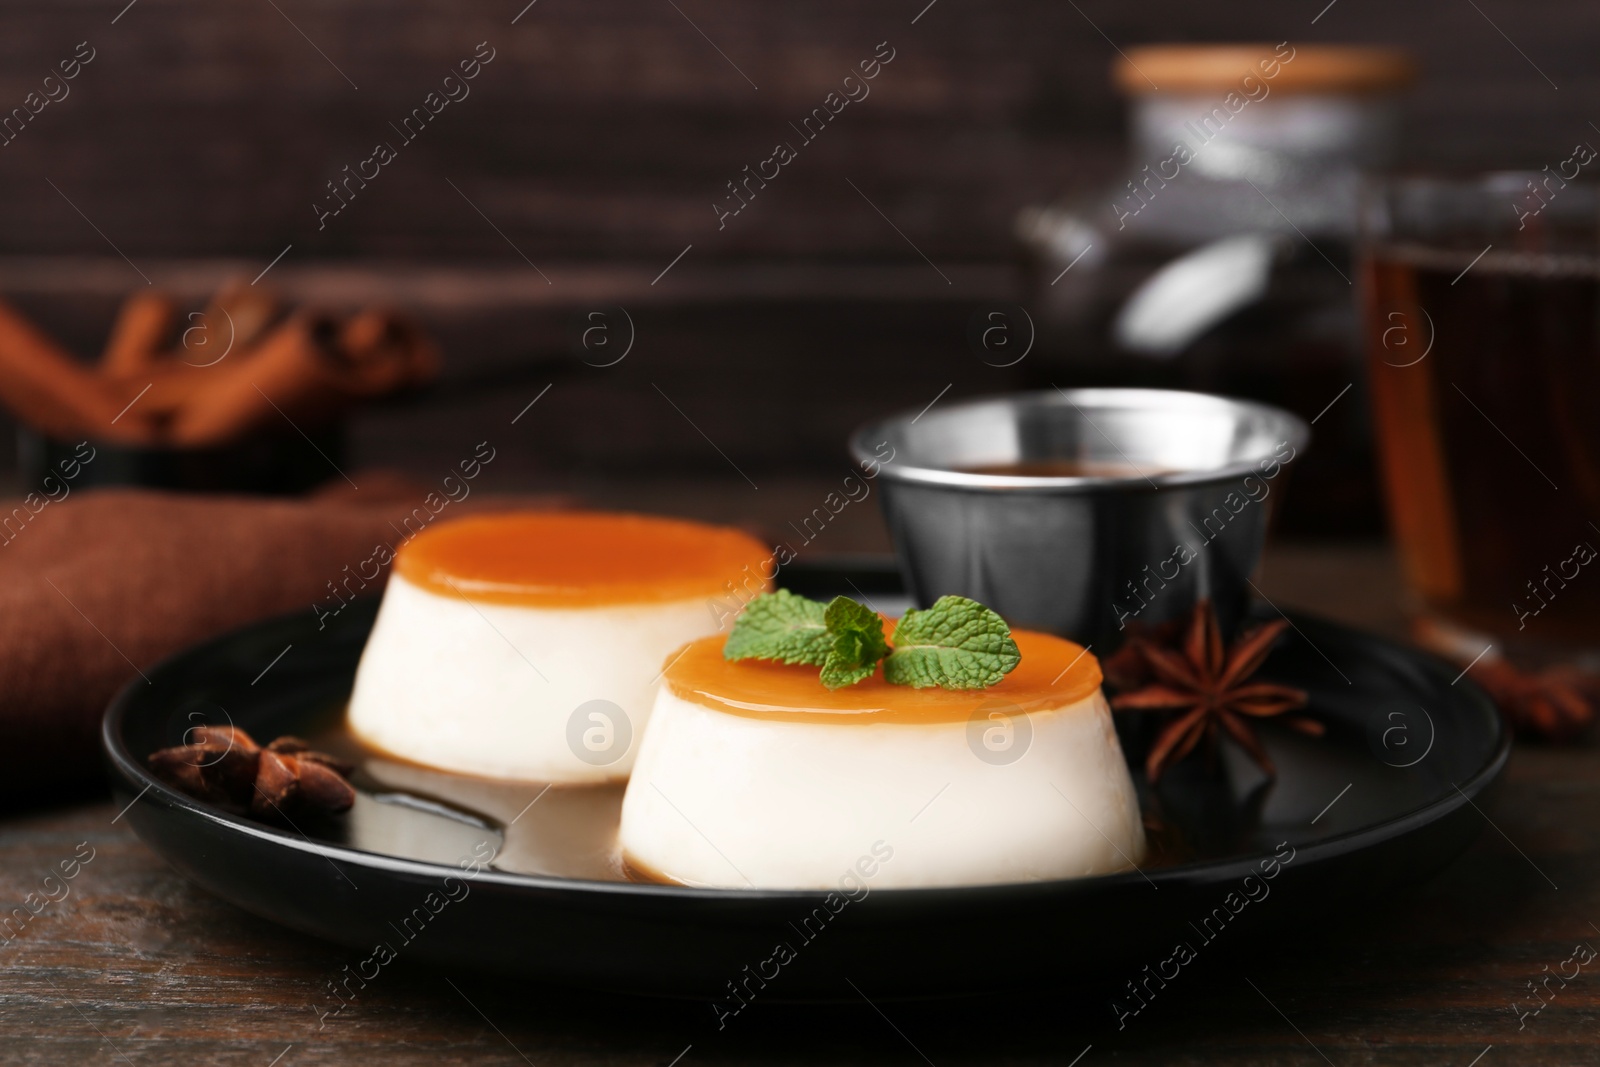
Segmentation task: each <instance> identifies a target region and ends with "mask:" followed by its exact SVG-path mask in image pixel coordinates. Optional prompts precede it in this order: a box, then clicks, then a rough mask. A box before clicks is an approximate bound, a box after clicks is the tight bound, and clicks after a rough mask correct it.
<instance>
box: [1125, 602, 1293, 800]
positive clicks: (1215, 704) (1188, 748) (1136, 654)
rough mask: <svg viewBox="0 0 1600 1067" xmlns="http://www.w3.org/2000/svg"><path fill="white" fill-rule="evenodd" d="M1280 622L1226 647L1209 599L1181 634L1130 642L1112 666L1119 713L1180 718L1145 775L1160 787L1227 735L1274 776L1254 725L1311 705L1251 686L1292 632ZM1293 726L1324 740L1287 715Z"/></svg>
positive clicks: (1156, 746) (1285, 692) (1279, 690)
mask: <svg viewBox="0 0 1600 1067" xmlns="http://www.w3.org/2000/svg"><path fill="white" fill-rule="evenodd" d="M1288 627H1289V623H1288V621H1287V620H1284V619H1279V620H1276V621H1274V622H1270V623H1267V624H1266V625H1265V626H1260V627H1257V628H1256V629H1254V630H1251V631H1250V632H1248V633H1246V634H1244V635H1243V636H1241V637H1240V638H1239V639H1238V640H1237V641H1235V642H1234V643H1233V644H1232V645H1231V646H1229V647H1227V648H1224V646H1223V641H1222V630H1221V627H1220V626H1219V625H1218V623H1217V613H1216V610H1215V608H1213V607H1212V605H1211V602H1210V601H1209V600H1202V601H1200V602H1199V603H1198V604H1196V605H1195V607H1194V613H1193V614H1192V615H1191V616H1190V618H1189V624H1188V626H1187V627H1185V628H1184V630H1183V632H1182V634H1181V635H1174V636H1172V637H1167V638H1165V639H1163V638H1162V637H1160V636H1157V635H1156V634H1155V633H1153V632H1149V631H1145V632H1140V633H1137V634H1135V635H1133V636H1132V637H1130V638H1129V640H1128V642H1127V643H1126V644H1125V645H1124V646H1123V649H1122V650H1121V651H1119V652H1118V653H1117V655H1116V656H1114V657H1112V658H1111V660H1109V661H1108V664H1107V666H1108V668H1109V669H1108V672H1107V673H1108V674H1109V675H1110V676H1111V677H1112V680H1113V683H1114V684H1115V682H1117V681H1118V680H1120V681H1121V682H1122V683H1123V685H1124V686H1125V687H1128V691H1126V692H1123V693H1120V694H1118V695H1117V696H1115V697H1113V698H1112V701H1111V706H1112V707H1113V708H1116V709H1118V710H1119V711H1167V712H1175V713H1176V714H1175V715H1174V716H1172V717H1171V718H1170V719H1169V720H1168V721H1167V723H1166V725H1165V726H1164V727H1163V728H1162V730H1161V732H1160V734H1158V735H1157V736H1156V739H1155V742H1154V743H1153V744H1152V745H1151V746H1150V754H1149V756H1148V757H1146V759H1145V776H1146V777H1147V778H1148V779H1149V780H1150V781H1151V782H1155V781H1157V780H1159V779H1160V777H1161V775H1162V773H1163V772H1165V771H1166V770H1167V769H1168V768H1170V767H1172V766H1173V765H1174V764H1176V763H1178V762H1179V761H1181V760H1182V759H1183V758H1184V757H1185V756H1187V755H1189V753H1191V752H1193V751H1194V750H1195V748H1196V746H1198V745H1199V743H1200V742H1201V741H1202V740H1204V741H1205V742H1206V745H1207V747H1208V748H1209V749H1211V750H1213V751H1214V749H1215V746H1216V744H1217V741H1218V737H1219V735H1221V734H1226V735H1227V736H1228V737H1230V738H1232V739H1233V741H1234V743H1235V744H1237V745H1238V746H1239V747H1240V748H1242V749H1244V750H1245V752H1246V753H1248V754H1249V755H1250V758H1252V759H1253V760H1255V761H1256V763H1257V764H1258V765H1260V767H1261V769H1262V770H1263V771H1265V772H1266V773H1267V775H1268V776H1269V777H1277V769H1276V768H1275V767H1273V765H1272V760H1271V759H1270V758H1269V757H1268V756H1267V750H1266V749H1265V748H1263V747H1262V745H1261V741H1260V739H1258V738H1257V737H1256V734H1255V729H1254V728H1253V727H1252V726H1251V724H1250V722H1249V720H1250V719H1252V718H1255V719H1264V718H1271V717H1273V716H1278V715H1283V714H1284V713H1285V712H1289V711H1294V710H1296V709H1298V708H1303V707H1305V706H1306V694H1305V693H1304V692H1303V691H1301V690H1299V689H1291V688H1290V687H1288V686H1285V685H1278V684H1276V683H1273V682H1252V681H1250V677H1251V676H1252V675H1254V674H1255V672H1256V671H1257V670H1258V669H1260V667H1261V664H1262V662H1263V661H1264V660H1265V659H1266V658H1267V653H1268V652H1269V651H1270V650H1271V648H1272V643H1273V642H1274V641H1275V640H1277V638H1278V635H1279V634H1281V633H1283V631H1284V630H1286V629H1288ZM1283 721H1284V722H1285V723H1286V724H1287V725H1289V726H1292V727H1294V728H1295V729H1297V730H1301V731H1303V732H1305V733H1308V734H1312V735H1316V736H1320V735H1321V734H1322V732H1323V726H1322V724H1321V723H1319V722H1316V721H1315V720H1312V719H1306V718H1302V717H1300V716H1288V717H1286V718H1285V719H1284V720H1283Z"/></svg>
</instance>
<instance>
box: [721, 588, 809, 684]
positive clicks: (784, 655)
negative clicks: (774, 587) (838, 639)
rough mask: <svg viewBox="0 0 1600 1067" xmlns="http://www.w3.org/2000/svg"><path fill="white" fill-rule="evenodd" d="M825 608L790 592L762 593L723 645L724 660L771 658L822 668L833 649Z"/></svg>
mask: <svg viewBox="0 0 1600 1067" xmlns="http://www.w3.org/2000/svg"><path fill="white" fill-rule="evenodd" d="M826 610H827V609H826V608H825V606H824V605H823V604H821V603H819V602H818V601H815V600H807V599H806V598H805V597H803V596H795V595H794V594H793V593H791V592H789V591H788V590H787V589H779V590H778V591H777V592H776V593H762V594H761V595H760V596H758V597H756V598H755V599H754V600H752V601H750V603H748V604H746V605H745V608H744V611H742V612H740V613H739V617H738V618H737V619H736V620H734V623H733V631H732V632H731V633H729V634H728V640H727V641H726V642H725V643H724V644H723V646H722V657H723V658H724V659H731V660H740V659H771V660H777V661H778V662H779V663H810V664H812V665H814V666H821V665H822V664H823V663H825V662H826V661H827V659H828V653H829V652H830V651H832V649H833V642H834V638H833V635H832V634H830V633H829V632H828V627H827V623H826V620H825V613H826Z"/></svg>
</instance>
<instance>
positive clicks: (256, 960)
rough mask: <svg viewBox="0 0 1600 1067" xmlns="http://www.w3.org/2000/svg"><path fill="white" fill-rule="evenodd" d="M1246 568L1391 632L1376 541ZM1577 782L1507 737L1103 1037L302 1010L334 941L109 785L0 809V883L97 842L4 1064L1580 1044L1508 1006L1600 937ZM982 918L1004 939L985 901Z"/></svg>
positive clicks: (992, 1016) (512, 1013) (879, 1056)
mask: <svg viewBox="0 0 1600 1067" xmlns="http://www.w3.org/2000/svg"><path fill="white" fill-rule="evenodd" d="M1262 586H1263V589H1264V590H1265V591H1266V592H1267V594H1268V595H1269V596H1271V597H1272V598H1273V599H1274V600H1275V601H1276V602H1277V603H1279V604H1280V605H1283V606H1290V605H1294V606H1299V607H1306V608H1311V609H1313V610H1320V611H1322V612H1323V613H1325V614H1330V615H1335V616H1339V617H1343V618H1346V619H1348V620H1351V621H1355V622H1358V623H1362V624H1364V625H1367V626H1370V627H1373V628H1377V629H1387V630H1391V631H1392V630H1395V629H1396V628H1397V627H1398V626H1399V624H1400V623H1399V620H1400V617H1399V614H1398V611H1397V609H1396V606H1395V604H1394V602H1393V595H1394V594H1393V590H1395V589H1396V587H1397V586H1396V582H1395V580H1394V573H1393V567H1392V562H1391V560H1390V557H1389V556H1388V554H1387V553H1386V552H1385V551H1383V550H1381V549H1378V548H1294V549H1284V550H1280V551H1278V552H1276V553H1275V554H1273V555H1272V556H1271V557H1270V558H1269V560H1268V563H1267V565H1266V568H1265V574H1264V578H1263V582H1262ZM1597 772H1600V758H1597V756H1596V754H1595V753H1594V752H1593V751H1592V750H1589V749H1551V748H1540V747H1525V748H1521V749H1519V750H1518V751H1517V753H1516V755H1515V758H1514V760H1513V762H1512V766H1511V771H1510V775H1509V780H1508V783H1507V786H1506V788H1505V789H1504V790H1503V792H1502V793H1501V795H1500V796H1499V797H1498V799H1497V800H1496V801H1495V802H1494V803H1493V804H1492V805H1491V807H1490V809H1489V811H1488V818H1492V819H1493V825H1492V826H1487V827H1486V828H1485V831H1484V833H1483V836H1482V837H1481V838H1480V840H1479V841H1478V842H1477V844H1476V845H1475V846H1473V848H1472V849H1471V850H1470V851H1469V852H1468V853H1467V854H1466V855H1465V856H1464V857H1463V858H1462V859H1461V860H1460V861H1459V862H1457V863H1456V864H1455V865H1454V866H1452V867H1451V868H1450V869H1449V870H1447V871H1445V872H1444V873H1443V874H1441V875H1440V876H1439V877H1437V878H1435V879H1434V880H1433V881H1432V882H1431V883H1429V884H1427V885H1425V886H1423V887H1421V888H1420V889H1418V890H1415V891H1413V892H1411V893H1408V894H1406V895H1404V896H1397V897H1395V898H1394V899H1385V900H1379V901H1377V902H1374V903H1370V904H1361V905H1359V906H1355V907H1353V908H1352V909H1351V911H1350V913H1348V914H1343V915H1329V916H1328V922H1327V925H1326V926H1325V927H1319V928H1317V929H1312V930H1305V931H1303V932H1301V933H1297V934H1296V935H1295V936H1293V937H1290V938H1286V939H1285V940H1283V941H1282V942H1281V943H1280V944H1278V945H1277V946H1276V949H1275V950H1274V951H1269V952H1264V953H1258V954H1257V955H1255V956H1253V957H1250V958H1248V959H1245V960H1234V961H1223V960H1208V959H1204V958H1202V959H1201V960H1200V961H1198V963H1197V964H1195V965H1193V966H1192V967H1191V968H1187V969H1185V971H1184V972H1183V973H1184V974H1185V975H1187V976H1188V977H1187V978H1186V979H1185V981H1184V982H1183V983H1182V984H1181V985H1180V984H1178V983H1174V984H1173V987H1172V988H1171V989H1169V990H1168V991H1166V992H1164V993H1163V995H1162V997H1161V998H1160V999H1159V1000H1156V1001H1153V1002H1152V1004H1151V1006H1150V1008H1149V1009H1147V1010H1146V1011H1145V1012H1143V1013H1141V1014H1140V1015H1139V1016H1138V1017H1137V1018H1135V1019H1133V1020H1131V1021H1130V1022H1129V1025H1128V1026H1127V1028H1126V1029H1125V1030H1123V1031H1121V1032H1120V1033H1114V1035H1113V1036H1111V1037H1110V1038H1108V1037H1107V1036H1106V1035H1107V1033H1108V1027H1107V1025H1106V1014H1105V1013H1106V1012H1107V1006H1106V1002H1105V999H1104V998H1103V997H1099V996H1095V995H1093V994H1090V993H1086V992H1079V993H1072V992H1065V993H1063V992H1055V991H1038V992H1035V993H1032V994H1028V995H1023V996H1018V997H1011V998H1000V999H994V1000H984V1001H978V1002H968V1001H956V1002H946V1003H934V1004H918V1003H901V1002H887V1001H875V1002H872V1003H869V1002H867V1001H865V1000H863V999H856V1000H854V1001H844V1002H841V1003H839V1004H834V1005H823V1006H785V1005H771V1004H762V1003H759V1002H758V1003H756V1004H755V1005H753V1006H752V1008H751V1009H750V1010H748V1011H746V1012H743V1013H742V1014H740V1015H739V1016H738V1018H737V1019H736V1020H734V1021H732V1022H730V1024H729V1025H728V1027H727V1028H726V1029H724V1030H721V1031H719V1030H718V1029H717V1026H716V1022H715V1020H714V1018H713V1016H712V1014H711V1012H710V1011H709V1009H708V1007H707V1005H705V1004H704V1003H699V1002H671V1001H643V1000H635V999H629V998H622V997H616V996H609V995H601V994H595V993H588V992H582V991H572V990H563V989H554V988H548V987H539V986H531V985H526V984H520V983H516V982H510V981H506V980H504V979H500V978H495V977H490V976H484V975H474V974H466V973H450V974H445V973H440V972H437V971H432V970H428V969H424V968H419V967H414V966H408V965H407V963H406V961H405V960H404V959H402V960H400V961H398V963H396V964H395V965H393V966H391V967H389V968H386V969H385V970H384V972H383V974H382V977H381V980H379V981H375V982H373V983H372V984H371V985H370V986H369V987H368V988H367V989H366V990H364V991H362V992H361V994H360V996H359V997H358V999H357V1000H356V1001H355V1002H354V1003H353V1004H352V1005H351V1006H350V1007H349V1008H347V1009H346V1010H345V1011H344V1012H343V1014H341V1015H340V1016H338V1017H337V1018H330V1019H328V1020H327V1023H326V1025H325V1026H322V1027H320V1028H319V1020H318V1018H317V1015H316V1012H315V1009H314V1007H313V1005H315V1004H317V1003H318V1002H319V999H321V998H320V997H319V994H320V993H321V991H322V990H323V987H324V986H325V984H326V983H327V982H328V981H329V980H330V979H332V978H334V977H335V976H336V975H338V974H339V973H340V970H341V968H342V967H344V966H345V965H346V964H348V963H353V962H354V961H355V959H356V958H357V954H355V953H352V952H348V951H346V950H343V949H340V948H337V947H335V946H331V945H327V944H323V943H321V942H318V941H313V940H311V939H309V938H306V937H303V936H300V935H298V934H294V933H290V932H288V931H286V930H283V929H280V928H278V927H276V926H273V925H271V924H269V923H267V922H264V921H262V920H259V919H256V918H254V917H252V916H249V915H246V914H244V913H242V912H239V911H237V910H235V909H234V908H233V907H231V906H230V905H227V904H224V903H222V902H221V901H218V900H215V899H213V898H211V897H209V896H207V895H206V894H204V893H203V892H201V891H199V890H198V889H195V888H194V887H192V886H191V885H189V884H188V883H187V882H185V881H184V880H183V879H181V878H180V877H178V876H177V875H176V874H175V873H173V872H172V871H171V870H169V869H168V868H167V867H166V865H165V864H164V863H162V861H161V860H159V859H158V858H156V856H155V855H154V854H153V853H151V852H150V850H148V849H147V848H145V847H144V846H143V845H142V844H140V843H139V841H138V840H136V839H135V838H134V837H133V835H132V834H131V833H130V832H129V831H128V830H127V828H126V825H125V824H124V823H122V822H119V821H118V820H117V816H118V812H117V810H116V808H114V807H113V806H112V805H111V804H110V803H109V802H105V801H100V802H89V803H80V804H78V805H76V806H72V807H68V808H60V809H51V810H39V811H32V812H13V813H11V814H9V815H7V816H6V817H4V818H3V819H0V900H3V901H20V900H21V899H22V898H23V897H24V896H25V895H26V894H27V893H29V892H30V891H38V890H39V889H40V888H41V886H42V885H44V878H45V876H46V875H47V874H48V873H50V872H51V871H52V870H53V869H55V868H56V867H57V865H58V864H59V863H60V862H61V861H63V860H69V859H71V858H72V857H73V855H74V852H75V851H78V852H79V853H80V855H87V854H88V849H87V848H80V843H81V842H87V843H88V848H92V849H93V850H94V851H93V858H92V860H90V861H89V862H88V863H87V864H85V865H83V866H82V867H81V869H80V870H79V871H78V873H77V876H76V877H75V878H74V879H72V880H71V881H70V882H68V883H66V885H67V887H68V895H67V896H65V897H64V898H61V899H60V900H59V901H58V902H57V903H52V904H50V905H49V906H48V907H46V908H45V909H44V910H43V911H42V912H41V913H40V914H39V915H38V916H37V917H36V918H34V919H32V920H31V922H29V923H28V924H27V925H26V928H25V929H24V930H23V931H22V932H21V933H18V934H14V935H13V936H12V939H11V940H9V941H8V942H0V954H3V956H0V958H3V960H4V963H3V966H4V970H3V975H4V977H3V979H0V1034H3V1035H4V1038H3V1040H0V1064H11V1063H36V1062H48V1063H64V1062H80V1061H81V1062H89V1063H105V1064H110V1063H127V1064H145V1063H150V1064H157V1063H159V1064H169V1063H182V1064H242V1065H254V1067H270V1065H273V1064H276V1065H277V1067H292V1065H297V1064H308V1063H346V1062H351V1061H355V1060H362V1061H365V1060H369V1059H370V1060H373V1061H380V1062H384V1063H396V1064H407V1063H419V1064H421V1063H427V1064H438V1063H463V1062H480V1061H481V1062H494V1063H506V1064H519V1063H528V1064H536V1065H538V1067H558V1065H562V1064H580V1063H581V1064H653V1065H662V1067H666V1065H669V1064H673V1063H678V1064H681V1065H683V1067H695V1065H699V1064H710V1063H726V1064H732V1063H743V1062H750V1061H762V1062H775V1063H807V1064H809V1063H817V1062H839V1063H868V1062H870V1063H873V1064H888V1065H893V1064H906V1065H911V1064H921V1063H923V1062H927V1063H930V1064H936V1065H938V1067H947V1065H950V1064H957V1063H972V1064H984V1065H993V1064H1001V1063H1015V1064H1033V1063H1039V1064H1045V1063H1048V1064H1053V1065H1058V1067H1067V1065H1070V1064H1074V1063H1077V1064H1081V1065H1082V1067H1094V1065H1095V1064H1103V1063H1110V1062H1118V1063H1152V1064H1155V1063H1160V1064H1171V1063H1215V1062H1226V1063H1240V1064H1267V1063H1271V1064H1280V1063H1286V1064H1308V1065H1309V1064H1322V1063H1324V1062H1326V1063H1329V1064H1336V1065H1339V1067H1345V1065H1347V1064H1369V1063H1370V1064H1395V1065H1399V1064H1428V1065H1457V1067H1468V1065H1469V1064H1473V1063H1476V1064H1479V1065H1480V1067H1500V1065H1504V1064H1569V1063H1584V1062H1595V1061H1596V1060H1597V1059H1600V1052H1597V1051H1596V1050H1595V1049H1594V1047H1593V1045H1594V1043H1595V1041H1596V1039H1597V1036H1600V1032H1597V1013H1600V973H1595V972H1596V968H1595V966H1594V965H1593V964H1591V965H1590V966H1589V968H1587V969H1585V970H1583V971H1581V972H1580V973H1579V975H1578V977H1576V978H1574V979H1572V980H1570V981H1568V982H1567V983H1566V984H1565V987H1564V988H1563V987H1562V985H1561V983H1560V982H1559V981H1558V980H1555V979H1551V980H1550V981H1549V983H1548V988H1549V989H1550V990H1551V991H1552V992H1550V993H1546V994H1545V1000H1546V1001H1548V1006H1547V1007H1545V1008H1543V1010H1542V1011H1541V1012H1540V1013H1539V1014H1537V1015H1527V1016H1525V1017H1523V1018H1521V1019H1519V1017H1518V1015H1517V1014H1516V1013H1514V1012H1513V1010H1512V1007H1511V1005H1512V1003H1513V1002H1517V1003H1519V1004H1520V1005H1521V1006H1522V1010H1524V1011H1527V1010H1528V1009H1531V1008H1533V1007H1536V1006H1537V1002H1536V1001H1535V1000H1534V998H1533V996H1532V994H1531V993H1530V991H1529V985H1528V983H1529V982H1531V981H1537V980H1540V979H1541V978H1543V976H1544V975H1545V974H1546V973H1549V972H1555V971H1556V970H1558V968H1560V967H1561V965H1562V963H1563V961H1566V960H1568V959H1569V958H1570V957H1571V956H1572V954H1573V949H1574V946H1576V945H1578V944H1579V943H1581V942H1590V943H1592V944H1596V945H1600V927H1597V926H1596V925H1594V924H1595V922H1600V806H1597V800H1600V795H1597V794H1600V785H1597V784H1596V780H1597V777H1600V775H1597ZM57 884H58V883H51V886H55V885H57ZM50 891H51V892H52V893H53V894H54V895H57V896H59V895H60V890H59V889H57V888H52V889H51V890H50ZM995 923H996V930H997V934H998V935H1001V936H1003V935H1004V934H1005V917H1004V916H1003V915H997V916H996V917H995ZM1013 933H1014V934H1017V935H1018V936H1025V934H1022V933H1019V932H1013ZM1571 967H1572V964H1567V969H1568V971H1569V972H1570V970H1571ZM1547 968H1548V972H1547V970H1546V969H1547ZM1105 978H1106V981H1105V983H1104V985H1105V986H1106V987H1107V988H1110V987H1111V986H1113V985H1115V983H1116V978H1117V976H1114V975H1107V976H1105ZM864 992H865V994H866V995H867V996H871V995H872V994H871V990H864ZM1091 1042H1092V1043H1093V1047H1092V1048H1089V1049H1087V1050H1086V1048H1085V1046H1087V1045H1089V1044H1091ZM1080 1056H1081V1059H1076V1060H1075V1059H1074V1058H1075V1057H1080ZM1480 1057H1481V1058H1480Z"/></svg>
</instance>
